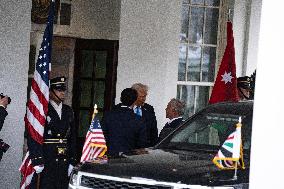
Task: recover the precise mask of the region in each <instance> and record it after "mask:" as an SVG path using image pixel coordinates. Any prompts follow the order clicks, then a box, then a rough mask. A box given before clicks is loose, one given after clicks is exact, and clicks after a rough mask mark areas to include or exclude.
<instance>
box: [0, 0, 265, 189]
mask: <svg viewBox="0 0 284 189" xmlns="http://www.w3.org/2000/svg"><path fill="white" fill-rule="evenodd" d="M61 2H65V3H67V4H70V5H71V19H70V25H60V24H57V25H55V27H54V36H56V37H62V38H68V39H70V40H69V42H70V43H69V46H68V50H69V51H70V56H68V57H67V59H69V60H70V62H69V63H68V64H67V65H66V67H64V68H67V69H65V70H63V71H62V70H60V66H61V65H60V62H59V63H58V65H55V66H54V69H55V70H57V73H64V74H65V75H66V76H67V77H68V78H69V80H68V94H67V95H68V97H67V99H66V103H67V104H69V105H72V95H73V94H72V86H73V85H72V83H73V80H72V78H73V74H74V62H75V60H74V59H75V55H74V54H75V52H74V46H75V44H76V39H79V38H80V39H104V40H116V41H118V42H119V50H118V61H117V72H116V78H117V79H116V85H115V89H116V96H115V102H118V101H119V97H120V92H121V91H122V89H124V88H126V87H130V86H131V85H132V84H133V83H136V82H141V83H144V84H147V85H148V86H149V94H148V97H147V102H148V103H149V104H151V105H153V106H154V108H155V112H156V116H157V121H158V128H159V130H161V129H162V127H163V125H164V123H165V122H166V118H165V108H166V105H167V103H168V101H169V100H170V99H171V98H175V97H177V95H178V85H202V86H203V85H206V86H208V87H209V90H208V91H209V93H208V94H210V87H212V86H213V84H214V81H212V82H207V81H206V82H203V83H201V84H199V83H195V82H188V81H186V82H183V81H181V80H179V78H178V76H179V59H180V48H179V47H180V43H181V42H180V31H181V28H182V26H181V19H182V7H183V5H184V4H185V3H186V2H189V1H185V0H184V1H182V0H174V1H173V0H147V1H141V0H103V1H99V0H92V1H91V0H87V1H86V0H85V1H83V0H77V1H67V0H64V1H61ZM196 2H198V1H196ZM220 2H221V3H220V5H222V7H221V6H220V7H221V9H222V10H220V11H221V12H223V13H222V14H223V18H222V19H223V23H225V21H226V13H228V9H231V10H233V11H232V16H231V19H232V20H233V30H234V37H235V50H236V57H235V58H236V66H237V76H243V75H250V74H252V73H253V71H254V70H255V69H256V63H257V52H258V33H259V25H260V12H261V3H262V2H261V0H251V1H235V2H234V1H220ZM31 9H32V1H23V2H22V1H21V2H18V1H5V2H4V3H2V5H1V6H0V14H1V17H0V23H1V29H0V30H1V33H0V39H1V43H0V46H1V48H0V60H1V69H0V78H1V79H0V83H1V85H0V92H3V93H4V94H7V95H9V96H10V97H11V98H12V102H11V104H10V105H9V107H8V112H9V115H8V116H7V118H6V120H5V123H4V127H3V129H2V131H1V133H0V138H2V139H3V140H4V141H5V142H7V143H9V144H10V146H11V148H10V149H9V151H8V152H7V153H6V154H4V156H3V159H2V161H1V162H0V172H1V177H0V185H1V186H5V188H18V186H19V183H20V173H19V171H18V168H19V166H20V164H21V160H22V156H23V145H24V119H23V118H24V114H25V111H26V107H25V103H26V99H27V86H28V78H29V77H32V76H31V75H29V74H28V69H29V52H30V45H34V46H35V47H36V49H37V48H38V47H39V45H40V43H41V37H42V35H43V34H42V31H43V30H44V27H45V26H44V25H38V24H33V23H31V19H30V17H31ZM220 36H222V35H221V34H220ZM224 39H225V38H224V36H223V37H218V40H217V44H221V42H222V41H223V42H224ZM217 46H218V45H217ZM217 48H218V47H217ZM222 49H224V44H223V46H222V45H220V48H219V49H218V50H217V55H216V65H215V71H214V74H215V75H216V72H217V70H218V65H219V62H220V58H222ZM36 52H37V50H36ZM52 69H53V67H52ZM204 83H205V84H204Z"/></svg>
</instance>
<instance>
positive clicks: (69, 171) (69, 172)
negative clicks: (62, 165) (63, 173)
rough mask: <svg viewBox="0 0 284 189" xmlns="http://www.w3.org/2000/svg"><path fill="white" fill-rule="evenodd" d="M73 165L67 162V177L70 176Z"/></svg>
mask: <svg viewBox="0 0 284 189" xmlns="http://www.w3.org/2000/svg"><path fill="white" fill-rule="evenodd" d="M73 168H74V166H73V165H71V164H69V167H68V177H70V175H71V173H72V170H73Z"/></svg>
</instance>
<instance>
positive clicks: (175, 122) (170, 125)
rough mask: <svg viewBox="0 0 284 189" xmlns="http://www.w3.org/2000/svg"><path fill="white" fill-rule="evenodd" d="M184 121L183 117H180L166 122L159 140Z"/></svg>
mask: <svg viewBox="0 0 284 189" xmlns="http://www.w3.org/2000/svg"><path fill="white" fill-rule="evenodd" d="M182 123H183V118H182V117H181V118H178V119H175V120H173V121H172V122H170V123H166V124H165V126H164V127H163V129H162V130H161V132H160V135H159V141H161V140H163V139H164V138H165V137H166V136H168V135H169V134H170V133H171V132H172V131H173V130H175V129H176V128H177V127H178V126H180V125H181V124H182Z"/></svg>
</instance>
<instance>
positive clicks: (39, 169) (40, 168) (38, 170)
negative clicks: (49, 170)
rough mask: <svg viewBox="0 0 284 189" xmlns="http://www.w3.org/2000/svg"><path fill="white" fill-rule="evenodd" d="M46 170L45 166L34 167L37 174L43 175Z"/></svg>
mask: <svg viewBox="0 0 284 189" xmlns="http://www.w3.org/2000/svg"><path fill="white" fill-rule="evenodd" d="M43 169H44V165H36V166H34V170H35V171H36V173H37V174H38V173H41V172H42V170H43Z"/></svg>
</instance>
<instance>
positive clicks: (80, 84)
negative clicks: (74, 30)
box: [72, 39, 118, 157]
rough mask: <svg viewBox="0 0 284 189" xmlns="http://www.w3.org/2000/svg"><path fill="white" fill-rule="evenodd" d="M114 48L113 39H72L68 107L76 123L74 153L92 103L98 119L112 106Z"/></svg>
mask: <svg viewBox="0 0 284 189" xmlns="http://www.w3.org/2000/svg"><path fill="white" fill-rule="evenodd" d="M117 51H118V42H117V41H111V40H87V39H78V40H77V41H76V46H75V66H74V83H73V85H74V86H73V100H72V106H73V110H74V115H75V122H76V126H77V139H78V155H80V154H81V150H82V146H83V143H84V140H85V136H86V133H87V131H88V129H89V126H90V122H91V115H92V113H93V109H94V105H95V104H97V106H98V111H99V113H98V114H97V116H98V117H99V119H100V118H101V117H102V116H103V113H104V111H107V110H110V109H111V107H112V106H113V105H114V100H115V87H116V69H117ZM78 157H79V156H78Z"/></svg>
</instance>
